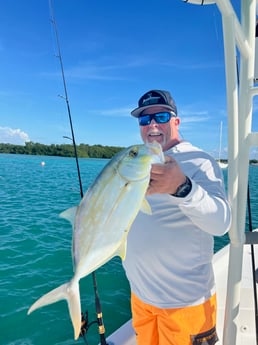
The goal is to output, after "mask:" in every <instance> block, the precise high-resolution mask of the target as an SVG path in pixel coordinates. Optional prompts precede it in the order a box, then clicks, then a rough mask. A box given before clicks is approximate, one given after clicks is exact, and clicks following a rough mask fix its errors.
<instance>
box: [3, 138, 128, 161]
mask: <svg viewBox="0 0 258 345" xmlns="http://www.w3.org/2000/svg"><path fill="white" fill-rule="evenodd" d="M122 149H123V147H118V146H102V145H88V144H80V145H76V150H77V154H78V157H80V158H108V159H109V158H112V157H113V156H114V155H115V154H116V153H117V152H119V151H121V150H122ZM0 153H10V154H21V155H39V156H59V157H74V147H73V145H72V144H60V145H59V144H51V145H45V144H40V143H34V142H32V141H29V142H26V143H25V145H14V144H5V143H0Z"/></svg>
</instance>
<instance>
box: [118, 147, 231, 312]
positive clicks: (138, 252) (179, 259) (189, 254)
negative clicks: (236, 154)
mask: <svg viewBox="0 0 258 345" xmlns="http://www.w3.org/2000/svg"><path fill="white" fill-rule="evenodd" d="M165 154H166V155H171V156H172V157H173V158H174V159H175V160H176V161H177V162H178V164H179V165H180V167H181V169H182V171H183V172H184V174H185V175H187V176H188V177H189V178H190V179H191V182H192V190H191V192H190V193H189V194H188V195H187V196H186V197H184V198H178V197H173V196H171V195H169V194H153V195H150V196H148V197H147V200H148V202H149V203H150V205H151V208H152V215H147V214H144V213H142V212H139V214H138V215H137V217H136V219H135V221H134V223H133V225H132V227H131V230H130V231H129V234H128V240H127V254H126V258H125V261H124V262H123V266H124V268H125V271H126V275H127V277H128V280H129V283H130V286H131V290H132V292H133V293H135V294H136V295H137V296H138V297H139V298H140V299H141V300H142V301H143V302H145V303H148V304H151V305H154V306H156V307H160V308H179V307H185V306H192V305H197V304H200V303H203V302H204V301H205V300H207V299H208V298H210V297H211V296H212V295H213V294H214V292H215V284H214V275H213V268H212V256H213V244H214V243H213V242H214V240H213V236H214V235H216V236H220V235H223V234H224V233H226V232H227V231H228V229H229V226H230V223H231V211H230V206H229V204H228V202H227V200H226V195H225V190H224V183H223V175H222V172H221V169H220V168H219V166H218V164H217V163H216V161H215V160H214V159H213V158H212V157H211V156H209V155H208V154H207V153H205V152H203V151H201V150H200V149H198V148H196V147H193V146H192V145H191V144H190V143H188V142H181V143H179V144H178V145H176V146H174V147H172V148H171V149H170V150H168V151H167V152H165Z"/></svg>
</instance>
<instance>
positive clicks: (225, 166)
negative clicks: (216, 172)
mask: <svg viewBox="0 0 258 345" xmlns="http://www.w3.org/2000/svg"><path fill="white" fill-rule="evenodd" d="M222 127H223V122H222V121H221V122H220V131H219V158H218V164H219V166H220V168H221V169H226V168H227V167H228V164H227V163H225V162H223V161H222V160H221V145H222Z"/></svg>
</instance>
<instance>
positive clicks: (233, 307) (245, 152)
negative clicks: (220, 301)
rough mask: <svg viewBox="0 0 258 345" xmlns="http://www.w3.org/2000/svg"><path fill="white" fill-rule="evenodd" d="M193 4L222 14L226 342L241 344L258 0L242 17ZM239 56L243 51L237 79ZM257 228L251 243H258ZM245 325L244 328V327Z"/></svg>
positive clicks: (227, 8)
mask: <svg viewBox="0 0 258 345" xmlns="http://www.w3.org/2000/svg"><path fill="white" fill-rule="evenodd" d="M185 2H190V3H193V4H199V5H205V4H216V5H217V7H218V9H219V10H220V12H221V15H222V25H223V36H224V54H225V72H226V92H227V112H228V163H229V164H228V197H229V201H230V203H231V206H232V225H231V228H230V231H229V237H230V253H229V268H228V283H227V296H226V307H225V319H224V332H223V344H224V345H232V344H237V334H238V332H240V331H241V330H240V329H239V327H238V318H239V311H240V308H239V306H240V295H241V279H242V264H243V246H244V244H245V243H247V242H246V236H245V219H246V204H247V189H248V173H249V155H250V149H251V147H253V146H258V133H257V132H252V128H251V127H252V108H253V97H254V96H256V95H258V88H257V87H256V86H255V85H254V63H255V28H256V0H242V1H241V18H240V19H241V22H240V21H239V19H238V17H237V15H236V13H235V10H234V8H233V7H232V4H231V2H230V1H229V0H216V1H212V0H190V1H185ZM236 56H238V57H239V62H240V65H239V70H240V74H239V80H238V73H237V72H238V71H237V65H236V63H235V61H236ZM252 235H255V233H251V234H248V242H249V243H258V242H257V238H255V237H254V236H252ZM242 331H243V330H242Z"/></svg>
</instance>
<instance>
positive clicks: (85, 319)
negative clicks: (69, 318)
mask: <svg viewBox="0 0 258 345" xmlns="http://www.w3.org/2000/svg"><path fill="white" fill-rule="evenodd" d="M95 323H96V324H98V326H99V334H100V344H101V345H111V344H108V343H107V342H106V339H105V336H104V331H105V330H104V328H103V327H104V326H103V325H102V326H101V325H100V321H99V320H95V321H91V322H89V313H88V311H87V310H86V312H85V313H81V332H80V337H82V338H83V339H84V341H85V344H88V343H87V339H86V334H87V332H88V330H89V328H90V327H91V326H92V325H93V324H95Z"/></svg>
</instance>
